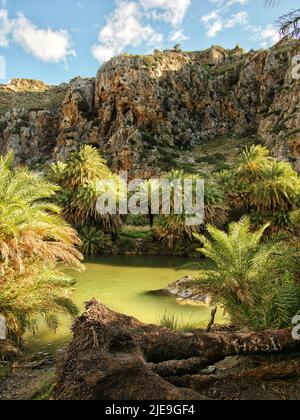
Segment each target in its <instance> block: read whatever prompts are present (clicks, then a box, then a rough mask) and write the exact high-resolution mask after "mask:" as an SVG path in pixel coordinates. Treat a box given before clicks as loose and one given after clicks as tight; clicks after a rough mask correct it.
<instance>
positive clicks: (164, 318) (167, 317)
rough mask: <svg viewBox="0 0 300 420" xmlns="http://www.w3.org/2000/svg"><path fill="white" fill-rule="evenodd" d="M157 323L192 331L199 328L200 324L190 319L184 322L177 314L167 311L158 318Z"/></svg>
mask: <svg viewBox="0 0 300 420" xmlns="http://www.w3.org/2000/svg"><path fill="white" fill-rule="evenodd" d="M157 324H158V325H159V326H161V327H163V328H167V329H169V330H173V331H181V332H193V331H196V330H199V329H201V326H200V325H197V324H195V323H193V322H192V319H190V321H188V322H184V321H183V319H182V317H180V316H179V315H175V314H168V313H167V312H165V313H164V314H163V315H161V316H160V317H159V318H158V320H157ZM202 328H203V326H202Z"/></svg>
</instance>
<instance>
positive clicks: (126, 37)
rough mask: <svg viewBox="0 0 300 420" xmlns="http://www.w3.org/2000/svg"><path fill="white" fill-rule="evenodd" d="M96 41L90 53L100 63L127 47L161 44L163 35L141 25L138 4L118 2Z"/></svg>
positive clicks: (119, 0) (120, 0)
mask: <svg viewBox="0 0 300 420" xmlns="http://www.w3.org/2000/svg"><path fill="white" fill-rule="evenodd" d="M98 39H99V44H98V45H94V46H93V47H92V53H93V55H94V57H95V58H96V59H98V60H99V61H100V62H101V61H107V60H109V59H110V58H111V57H113V56H114V55H118V54H120V53H122V52H123V51H124V49H125V48H126V47H129V46H134V47H137V46H139V45H141V44H147V45H148V46H151V45H152V46H154V45H157V44H159V43H161V42H162V40H163V35H162V34H160V33H156V31H155V30H154V29H153V28H152V27H151V26H150V25H145V24H143V22H142V12H141V9H140V7H139V4H138V3H136V2H134V1H128V0H118V1H117V7H116V9H115V11H114V12H113V13H112V14H111V15H110V16H109V18H108V20H107V23H106V25H105V26H104V27H103V28H102V29H101V31H100V33H99V37H98Z"/></svg>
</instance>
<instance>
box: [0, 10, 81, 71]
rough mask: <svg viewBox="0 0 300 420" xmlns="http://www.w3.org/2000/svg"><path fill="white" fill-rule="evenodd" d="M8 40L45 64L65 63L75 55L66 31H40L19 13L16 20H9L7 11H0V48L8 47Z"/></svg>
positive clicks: (49, 29)
mask: <svg viewBox="0 0 300 420" xmlns="http://www.w3.org/2000/svg"><path fill="white" fill-rule="evenodd" d="M10 39H12V41H14V42H15V43H16V44H18V45H19V46H20V47H22V48H23V49H24V50H25V51H26V52H28V53H29V54H32V55H33V56H34V57H36V58H37V59H39V60H42V61H45V62H53V63H58V62H61V61H63V62H65V61H66V59H67V58H68V57H69V56H75V55H76V54H75V51H74V50H73V49H72V47H71V41H70V37H69V34H68V32H67V31H65V30H63V29H60V30H53V29H51V28H48V29H41V28H39V27H37V26H36V25H35V24H34V23H33V22H31V21H30V20H29V19H27V18H26V17H25V16H24V15H23V14H21V13H19V14H18V15H17V17H16V18H13V19H10V18H9V16H8V12H7V10H5V9H2V10H0V46H2V47H5V46H8V45H9V42H10Z"/></svg>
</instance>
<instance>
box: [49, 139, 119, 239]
mask: <svg viewBox="0 0 300 420" xmlns="http://www.w3.org/2000/svg"><path fill="white" fill-rule="evenodd" d="M47 176H48V179H50V180H51V181H54V182H56V183H57V184H58V185H59V186H60V187H61V192H60V194H58V196H57V197H56V200H57V202H58V203H59V204H60V205H61V206H62V207H63V215H64V217H65V218H66V220H68V222H69V223H71V224H72V225H74V226H75V227H78V228H81V227H83V226H89V225H91V226H96V225H99V227H100V228H101V229H103V230H104V231H105V232H110V233H115V232H116V231H117V230H118V229H119V227H120V226H121V219H120V217H119V216H118V215H117V214H116V215H110V214H104V215H102V214H99V212H98V211H97V207H96V204H97V200H98V198H99V196H100V194H101V192H102V191H101V190H99V187H98V185H99V182H100V181H103V180H104V181H105V180H106V181H111V182H115V184H116V188H117V186H118V183H117V178H116V176H114V175H113V174H112V173H111V172H110V170H109V168H108V166H107V165H106V161H105V160H104V159H102V157H101V156H100V155H99V152H98V150H97V149H95V148H93V147H91V146H83V147H82V148H81V149H80V151H79V152H75V153H73V154H71V155H70V157H69V159H68V160H67V161H66V162H65V163H62V162H57V163H56V164H52V165H51V167H50V168H49V170H48V173H47ZM117 199H121V195H120V194H117Z"/></svg>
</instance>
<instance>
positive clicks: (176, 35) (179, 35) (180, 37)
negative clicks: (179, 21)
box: [169, 29, 189, 43]
mask: <svg viewBox="0 0 300 420" xmlns="http://www.w3.org/2000/svg"><path fill="white" fill-rule="evenodd" d="M188 39H189V38H188V37H187V36H186V35H184V33H183V30H182V29H179V30H178V31H175V32H173V33H171V35H170V37H169V40H170V41H172V42H177V43H178V42H179V43H181V42H184V41H187V40H188Z"/></svg>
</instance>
